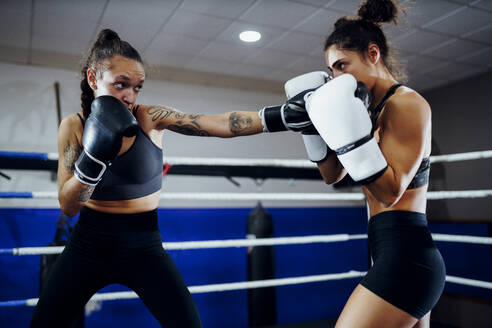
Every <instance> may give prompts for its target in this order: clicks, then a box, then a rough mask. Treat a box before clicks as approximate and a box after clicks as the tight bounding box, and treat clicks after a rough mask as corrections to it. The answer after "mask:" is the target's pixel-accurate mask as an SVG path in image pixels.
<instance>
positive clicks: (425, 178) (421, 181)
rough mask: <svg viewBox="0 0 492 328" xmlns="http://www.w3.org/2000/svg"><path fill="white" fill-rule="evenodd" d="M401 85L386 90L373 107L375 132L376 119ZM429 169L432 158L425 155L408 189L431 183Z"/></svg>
mask: <svg viewBox="0 0 492 328" xmlns="http://www.w3.org/2000/svg"><path fill="white" fill-rule="evenodd" d="M401 86H402V84H395V85H393V86H392V87H391V88H390V89H389V90H388V92H386V94H385V95H384V97H383V100H381V102H380V103H379V104H378V105H377V106H376V107H374V109H371V111H370V115H371V121H372V132H373V133H374V130H375V127H376V121H377V120H378V117H379V114H381V111H382V110H383V108H384V106H385V105H386V102H387V101H388V99H389V98H390V97H391V96H392V95H393V94H394V93H395V91H396V89H398V88H399V87H401ZM371 134H372V133H371ZM429 171H430V159H429V157H425V158H423V159H422V162H421V163H420V166H419V169H418V170H417V173H416V174H415V176H414V177H413V179H412V181H410V184H409V185H408V187H407V189H414V188H419V187H422V186H423V185H425V184H427V183H429Z"/></svg>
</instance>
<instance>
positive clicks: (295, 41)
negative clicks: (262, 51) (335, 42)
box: [268, 32, 324, 55]
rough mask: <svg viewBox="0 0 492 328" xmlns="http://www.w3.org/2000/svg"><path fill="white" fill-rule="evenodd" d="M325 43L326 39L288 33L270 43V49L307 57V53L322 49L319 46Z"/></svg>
mask: <svg viewBox="0 0 492 328" xmlns="http://www.w3.org/2000/svg"><path fill="white" fill-rule="evenodd" d="M323 41H324V39H323V38H322V37H320V36H317V35H310V34H306V33H299V32H288V33H285V34H283V35H282V36H281V37H280V38H278V39H276V40H275V41H273V42H272V43H270V44H269V45H268V48H272V49H275V50H282V51H285V52H291V53H297V54H301V55H306V53H310V52H312V51H313V50H318V49H320V47H319V46H320V44H322V43H323Z"/></svg>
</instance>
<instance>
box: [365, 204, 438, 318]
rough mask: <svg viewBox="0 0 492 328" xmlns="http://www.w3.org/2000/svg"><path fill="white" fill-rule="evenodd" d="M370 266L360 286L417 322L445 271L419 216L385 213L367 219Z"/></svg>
mask: <svg viewBox="0 0 492 328" xmlns="http://www.w3.org/2000/svg"><path fill="white" fill-rule="evenodd" d="M368 241H369V251H370V252H371V256H372V259H373V261H374V264H373V266H372V267H371V269H370V270H369V271H368V272H367V275H366V276H365V277H364V278H363V279H362V281H361V285H362V286H364V287H366V288H367V289H369V290H370V291H372V292H373V293H375V294H377V295H379V296H380V297H381V298H383V299H384V300H386V301H387V302H389V303H391V304H393V305H394V306H396V307H398V308H400V309H401V310H403V311H405V312H407V313H409V314H410V315H412V316H413V317H415V318H417V319H421V318H422V317H423V316H424V315H425V314H426V313H427V312H429V311H430V310H431V309H432V308H433V307H434V305H436V303H437V301H438V300H439V297H440V296H441V293H442V291H443V289H444V283H445V279H446V268H445V266H444V261H443V259H442V257H441V253H440V252H439V250H438V249H437V247H436V245H435V244H434V241H433V240H432V236H431V234H430V232H429V229H428V228H427V220H426V216H425V214H423V213H416V212H408V211H388V212H383V213H380V214H377V215H375V216H373V217H372V218H371V219H370V220H369V228H368Z"/></svg>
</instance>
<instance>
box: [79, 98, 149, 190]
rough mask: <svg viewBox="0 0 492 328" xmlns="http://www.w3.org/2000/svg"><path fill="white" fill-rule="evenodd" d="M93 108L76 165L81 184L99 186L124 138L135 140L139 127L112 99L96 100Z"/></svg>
mask: <svg viewBox="0 0 492 328" xmlns="http://www.w3.org/2000/svg"><path fill="white" fill-rule="evenodd" d="M91 109H92V111H91V114H90V115H89V118H88V119H87V121H86V123H85V128H84V135H83V137H82V145H83V146H84V150H83V151H82V153H81V154H80V156H79V158H78V159H77V161H76V162H75V172H74V175H75V177H76V178H77V179H78V180H79V181H80V182H82V183H84V184H86V185H91V186H95V185H97V183H98V182H99V181H101V179H102V176H103V174H104V172H105V171H106V168H107V166H108V165H111V161H112V160H113V159H115V158H116V156H117V155H118V153H119V151H120V149H121V145H122V141H123V137H133V136H134V135H135V134H136V133H137V131H138V128H139V127H138V122H137V120H136V119H135V117H133V115H132V114H131V113H130V111H129V110H128V109H127V108H126V107H125V105H123V103H122V102H120V101H119V100H118V99H116V98H114V97H112V96H100V97H98V98H96V99H95V100H94V101H93V102H92V105H91Z"/></svg>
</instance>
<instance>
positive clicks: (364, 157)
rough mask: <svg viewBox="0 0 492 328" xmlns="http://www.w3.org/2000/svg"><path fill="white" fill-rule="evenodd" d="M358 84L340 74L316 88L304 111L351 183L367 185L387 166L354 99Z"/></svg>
mask: <svg viewBox="0 0 492 328" xmlns="http://www.w3.org/2000/svg"><path fill="white" fill-rule="evenodd" d="M356 89H357V81H356V80H355V78H354V77H353V76H352V75H350V74H343V75H340V76H339V77H336V78H335V79H333V80H331V81H330V82H328V83H326V84H325V85H323V86H322V87H320V88H318V89H317V90H316V91H315V92H314V93H313V94H312V95H311V96H310V97H309V98H308V100H307V106H306V109H307V110H308V113H309V117H310V118H311V121H312V122H313V125H314V127H315V128H316V130H318V132H319V134H320V135H321V137H322V138H323V140H324V141H325V142H326V144H327V145H328V147H330V148H331V149H333V150H334V151H335V152H336V153H337V157H338V159H339V161H340V163H341V164H342V165H343V167H345V169H346V170H347V172H348V174H349V175H350V176H351V177H352V179H353V180H354V181H357V182H360V183H362V184H367V183H370V182H372V181H374V180H375V179H377V178H378V177H379V176H381V175H382V174H383V173H384V171H385V170H386V168H387V167H388V164H387V162H386V159H385V158H384V156H383V153H382V152H381V150H380V149H379V145H378V143H377V142H376V140H375V139H374V137H373V136H372V134H371V132H372V122H371V119H370V117H369V114H368V112H367V109H366V106H365V105H364V103H363V101H362V100H361V99H360V98H358V97H356V96H355V95H354V92H355V91H356Z"/></svg>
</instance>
